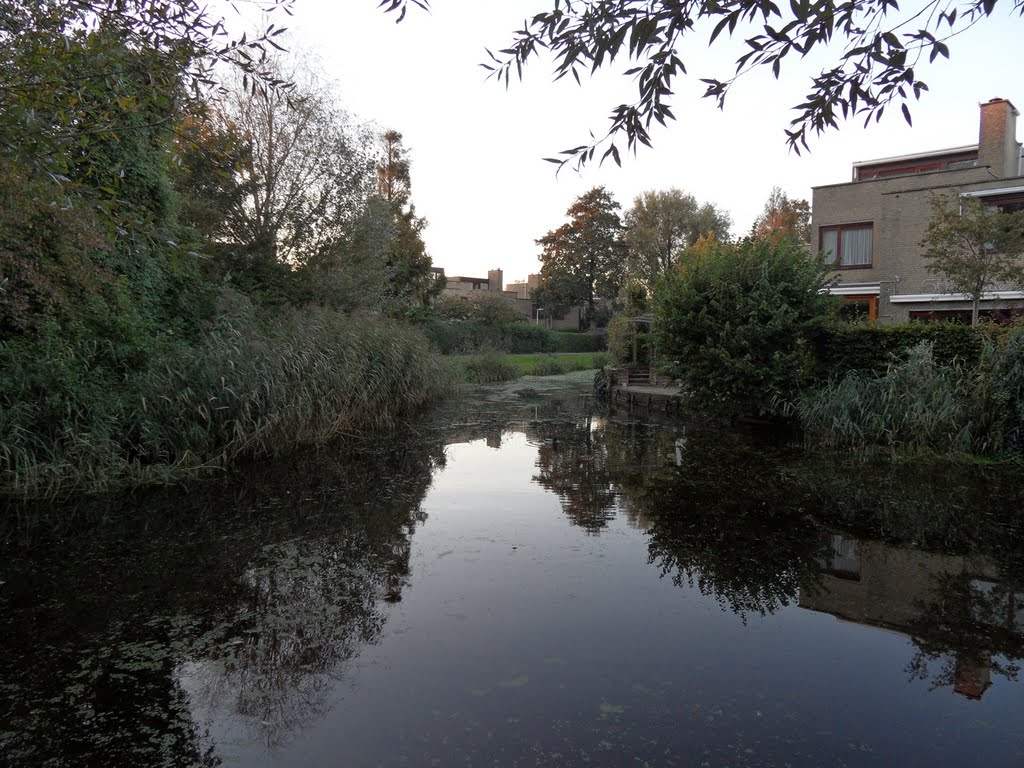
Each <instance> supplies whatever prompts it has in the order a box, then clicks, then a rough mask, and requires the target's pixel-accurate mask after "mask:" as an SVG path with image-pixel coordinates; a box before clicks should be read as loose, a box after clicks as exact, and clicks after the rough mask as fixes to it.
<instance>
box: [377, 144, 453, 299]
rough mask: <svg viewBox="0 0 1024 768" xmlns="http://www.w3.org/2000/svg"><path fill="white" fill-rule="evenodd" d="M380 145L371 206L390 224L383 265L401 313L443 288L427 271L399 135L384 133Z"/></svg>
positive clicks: (428, 261)
mask: <svg viewBox="0 0 1024 768" xmlns="http://www.w3.org/2000/svg"><path fill="white" fill-rule="evenodd" d="M380 144H381V153H380V157H379V159H378V161H377V190H376V195H375V202H374V205H375V206H376V207H377V208H378V209H379V210H380V212H381V213H382V215H386V216H387V217H388V218H389V219H390V221H391V224H392V231H391V235H390V237H389V238H388V241H387V244H386V246H385V253H384V265H385V269H386V271H387V275H388V281H389V285H390V298H391V301H392V302H393V308H394V310H395V311H398V312H402V311H405V310H406V309H409V308H411V307H417V306H426V305H427V304H429V303H430V300H431V298H432V297H433V296H436V295H437V294H438V293H439V292H440V291H441V290H442V289H443V285H442V284H440V283H438V282H437V281H436V280H435V279H434V276H433V273H432V272H431V270H430V267H431V263H432V262H431V259H430V255H429V254H428V253H427V246H426V244H425V243H424V242H423V230H424V229H425V228H426V226H427V220H426V219H424V218H423V217H421V216H417V215H416V206H414V205H413V203H412V175H411V167H412V163H411V161H410V159H409V152H408V150H407V149H406V148H405V146H404V144H403V143H402V134H401V133H399V132H398V131H395V130H388V131H385V132H384V134H383V135H382V136H381V139H380Z"/></svg>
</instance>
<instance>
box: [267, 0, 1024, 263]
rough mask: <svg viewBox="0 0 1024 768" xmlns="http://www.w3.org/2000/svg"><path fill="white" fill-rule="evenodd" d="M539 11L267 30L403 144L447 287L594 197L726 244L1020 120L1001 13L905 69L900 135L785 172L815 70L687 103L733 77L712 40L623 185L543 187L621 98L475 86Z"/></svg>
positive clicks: (541, 69)
mask: <svg viewBox="0 0 1024 768" xmlns="http://www.w3.org/2000/svg"><path fill="white" fill-rule="evenodd" d="M551 5H552V2H551V0H502V1H501V2H498V1H495V0H492V1H491V2H482V1H481V0H432V11H431V12H430V13H423V12H419V11H417V10H416V9H411V10H410V12H409V14H408V15H407V17H406V19H405V20H404V21H403V22H402V23H401V24H397V25H396V24H395V16H394V15H393V14H384V13H382V12H381V11H379V10H378V9H377V7H376V6H377V0H346V1H345V2H336V1H335V0H296V2H295V11H296V13H295V16H294V17H293V18H291V19H287V18H285V17H282V18H284V23H286V24H287V25H288V27H289V30H290V36H291V41H290V46H291V47H293V48H296V49H309V50H312V51H314V52H315V53H316V55H317V56H318V57H319V59H320V60H321V61H322V63H323V69H324V75H325V76H326V77H327V78H328V79H330V80H332V81H334V82H335V83H336V85H337V89H338V92H339V95H340V100H341V102H342V103H343V104H344V105H345V106H346V107H347V108H348V109H349V110H350V111H351V112H353V113H354V114H356V115H357V116H358V117H360V118H361V119H363V120H368V121H373V122H375V123H377V124H379V125H380V126H381V127H383V128H394V129H396V130H398V131H400V132H401V133H402V134H403V135H404V137H405V144H406V146H407V147H408V148H409V150H410V152H411V157H412V184H413V187H412V188H413V201H414V203H415V205H416V208H417V211H418V212H419V213H420V214H421V215H423V216H425V217H426V218H427V219H428V220H429V226H428V228H427V229H426V231H425V233H424V237H425V240H426V243H427V248H428V250H429V252H430V254H431V256H432V257H433V261H434V264H435V266H441V267H444V268H445V270H446V272H447V273H448V274H449V275H453V274H454V275H481V276H483V275H486V273H487V270H488V269H494V268H501V269H504V271H505V280H506V282H508V281H512V280H518V279H524V278H525V277H526V275H527V274H528V273H530V272H536V271H538V270H539V262H538V260H537V254H538V248H537V246H536V245H535V244H534V240H536V239H537V238H538V237H540V236H542V235H543V234H544V233H545V232H547V231H548V230H551V229H554V228H556V227H557V226H559V225H560V224H561V223H562V222H563V221H564V220H565V211H566V209H567V208H568V207H569V206H570V205H571V204H572V201H573V200H574V199H575V198H576V197H577V196H579V195H580V194H582V193H583V192H585V191H586V190H588V189H590V188H591V187H594V186H597V185H603V186H605V187H606V188H607V189H608V190H609V191H611V192H612V194H613V195H614V196H615V198H616V199H617V200H618V201H619V202H620V203H621V204H622V206H623V210H625V209H626V208H628V207H629V205H630V204H631V202H632V199H633V197H634V196H635V195H637V194H638V193H640V192H642V191H644V190H647V189H666V188H669V187H673V186H674V187H679V188H680V189H682V190H684V191H686V192H689V193H691V194H693V195H694V196H696V197H697V199H698V200H699V201H701V202H712V203H714V204H716V205H718V206H720V207H721V208H723V209H725V210H726V211H728V212H729V213H730V215H731V216H732V219H733V222H734V226H733V232H734V233H741V232H744V231H746V230H747V229H748V228H749V227H750V224H751V222H752V221H753V219H754V218H755V216H757V214H758V213H759V211H760V210H761V208H762V206H763V204H764V200H765V199H766V198H767V196H768V194H769V192H770V191H771V188H772V186H773V185H779V186H780V187H782V188H783V189H784V190H785V191H786V192H787V193H788V194H789V195H791V196H795V197H806V198H807V199H810V197H811V187H812V186H817V185H822V184H832V183H837V182H843V181H848V180H849V178H850V164H851V163H852V162H854V161H856V160H865V159H870V158H874V157H883V156H890V155H899V154H906V153H910V152H915V151H924V150H929V149H938V148H942V147H948V146H959V145H964V144H972V143H976V142H977V140H978V104H979V103H980V102H982V101H987V100H989V99H991V98H993V97H996V96H999V97H1004V98H1008V99H1010V100H1011V101H1013V102H1014V103H1015V104H1016V105H1017V106H1018V107H1022V108H1024V74H1022V73H1024V44H1022V41H1024V22H1022V21H1021V19H1020V18H1019V17H1011V16H1010V15H1009V13H1008V9H1006V8H1003V9H1002V10H1003V14H1002V15H999V17H998V18H994V19H990V20H987V21H986V22H983V23H981V24H979V25H977V26H976V27H975V28H973V29H971V30H970V31H968V32H967V33H965V34H963V35H961V36H960V37H958V38H957V39H955V40H954V41H952V43H951V46H950V47H951V51H952V58H951V60H950V61H948V62H947V61H944V60H939V61H938V62H936V64H935V65H932V66H929V67H927V68H924V69H921V70H919V72H918V76H919V77H920V78H921V79H923V80H925V81H926V82H927V83H928V84H929V86H930V87H931V92H930V93H929V94H926V95H925V96H924V98H923V101H921V102H920V103H919V104H918V105H917V106H916V107H914V108H913V116H914V127H913V128H910V127H908V126H907V125H906V124H905V123H904V121H903V119H902V117H901V116H900V114H899V112H898V110H895V112H894V114H891V115H886V117H884V118H883V120H882V123H881V124H880V125H877V126H872V127H870V128H868V129H864V128H863V127H862V121H859V120H858V121H853V122H850V123H847V124H845V126H844V127H843V128H842V129H841V130H840V131H838V132H832V133H829V134H827V135H825V136H822V137H820V138H818V139H815V140H814V141H813V142H812V144H811V152H810V153H805V154H804V155H802V156H799V157H798V156H796V155H794V154H793V153H791V152H790V151H789V150H788V149H787V147H786V143H785V134H784V133H783V129H784V128H786V127H787V126H788V124H789V120H790V119H791V108H792V106H793V105H795V104H798V103H800V102H801V101H803V97H804V95H805V94H806V93H807V92H808V90H809V77H810V75H811V74H813V73H814V72H815V71H816V70H815V66H816V67H817V70H820V69H821V67H822V66H823V65H824V64H826V63H829V61H830V59H829V58H828V57H825V56H823V55H820V54H819V55H816V56H814V57H813V58H812V59H811V60H808V61H807V62H800V61H798V60H793V61H788V60H787V62H786V67H785V68H784V69H783V73H782V77H781V78H780V80H778V81H776V80H774V79H773V78H772V77H771V74H770V72H758V73H753V74H752V75H750V76H747V77H746V79H744V80H741V81H740V82H739V83H738V84H737V85H736V86H735V88H734V89H733V91H732V93H731V95H730V97H729V100H728V102H727V104H726V108H725V110H724V111H719V110H718V109H717V107H716V106H715V104H714V103H713V102H712V101H711V100H706V99H702V98H700V94H701V93H702V91H703V89H702V87H701V86H700V83H699V82H698V80H699V78H700V77H707V76H717V77H721V78H725V77H726V76H728V75H729V74H730V73H731V71H732V64H731V63H732V62H733V61H734V60H735V58H736V56H737V55H738V54H739V53H740V52H742V50H743V48H742V40H735V41H730V40H727V39H726V38H725V37H724V36H723V37H722V38H719V40H718V41H716V46H715V49H714V50H709V49H707V48H706V47H703V45H700V46H695V47H694V48H692V49H690V50H684V51H681V52H680V56H681V58H682V59H683V61H684V62H685V64H686V65H687V68H688V70H689V72H690V76H689V77H686V78H683V79H681V80H679V81H678V82H677V86H676V88H675V90H676V96H675V98H674V101H673V111H674V112H675V114H676V116H677V118H678V120H677V121H676V122H675V123H669V126H668V128H667V129H660V128H659V129H658V130H656V131H655V132H654V134H653V136H654V144H655V146H654V149H653V150H650V149H642V150H641V151H640V152H639V154H638V155H637V156H636V157H633V156H624V157H623V167H622V168H621V169H620V168H617V167H616V166H615V165H614V164H613V163H610V162H609V163H606V164H605V165H604V166H603V167H600V168H599V167H598V166H597V165H596V164H595V165H594V166H593V167H588V168H587V169H585V171H584V172H583V173H582V175H580V174H577V173H575V172H574V171H572V170H571V169H568V168H566V169H564V170H562V172H561V173H560V175H558V176H557V177H556V175H555V166H553V165H551V164H550V163H546V162H544V161H543V160H542V158H543V157H547V156H551V155H554V154H556V153H557V152H558V151H559V150H561V149H564V148H566V147H571V146H575V145H577V144H582V143H584V142H586V141H587V138H588V136H589V132H590V131H593V132H594V133H595V134H603V133H604V132H605V130H606V127H607V115H608V113H609V112H610V111H611V109H612V107H614V106H615V105H617V104H619V103H621V102H623V101H627V100H630V101H631V100H632V98H633V96H632V94H633V83H632V81H631V80H629V79H627V78H622V77H619V76H616V75H615V74H614V73H604V74H599V75H598V76H597V77H595V78H594V79H592V80H584V81H583V86H582V87H580V86H577V85H576V83H575V81H571V80H565V81H562V82H559V83H552V82H551V65H550V63H549V62H545V61H535V62H534V63H533V64H532V65H531V66H530V67H529V68H527V70H526V72H525V77H524V81H523V82H522V83H513V85H512V87H511V88H509V89H508V90H506V89H505V88H504V86H503V85H498V84H497V83H495V82H493V81H488V80H486V72H485V71H484V70H483V69H482V68H481V67H480V66H479V64H480V63H481V62H482V61H484V60H485V58H486V54H485V52H484V49H485V47H487V48H492V49H500V48H502V47H505V46H506V45H507V44H508V43H509V42H510V41H511V39H512V32H513V31H514V30H515V29H518V28H520V27H521V26H522V23H523V19H524V18H526V16H528V15H530V14H532V13H535V12H537V11H539V10H543V9H547V8H550V7H551ZM275 21H277V20H276V19H275ZM702 40H706V37H705V38H702ZM722 41H725V45H721V46H720V45H719V44H720V43H722ZM693 42H694V43H696V42H698V40H697V38H694V40H693ZM1022 131H1024V121H1022V128H1021V130H1019V131H1018V134H1020V133H1021V132H1022Z"/></svg>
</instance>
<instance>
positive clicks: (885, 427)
mask: <svg viewBox="0 0 1024 768" xmlns="http://www.w3.org/2000/svg"><path fill="white" fill-rule="evenodd" d="M797 415H798V416H799V420H800V424H801V426H802V427H803V429H804V430H805V432H806V434H807V437H808V441H809V442H811V443H812V444H817V445H823V446H826V447H832V448H855V449H864V448H870V447H878V446H881V447H883V448H887V449H890V450H893V451H899V452H909V453H931V454H977V455H988V456H997V455H998V456H1019V455H1020V454H1021V453H1022V448H1024V439H1022V437H1024V430H1022V424H1024V334H1021V333H1016V334H1013V335H1012V336H1010V337H1009V338H1008V339H1007V340H1006V341H1005V342H1004V343H1001V344H994V343H991V342H986V343H985V346H984V349H983V351H982V354H981V356H980V360H979V361H978V362H976V363H975V364H971V365H969V364H966V363H964V362H963V361H961V360H957V359H954V360H952V361H951V362H949V363H947V364H940V363H937V362H936V360H935V357H934V354H933V347H932V345H931V344H930V343H923V344H920V345H918V346H916V347H914V348H913V349H912V350H911V351H910V353H909V355H908V356H907V357H906V359H905V360H903V361H899V362H893V363H891V364H890V365H889V367H888V370H887V371H885V373H881V374H879V373H875V372H862V371H851V372H849V373H847V374H846V375H845V376H844V377H842V378H841V379H839V380H837V381H834V382H830V383H828V384H826V385H824V386H822V387H820V388H819V389H817V390H815V391H812V392H805V393H804V394H803V395H802V397H801V399H800V402H799V404H798V405H797Z"/></svg>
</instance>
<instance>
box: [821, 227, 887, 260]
mask: <svg viewBox="0 0 1024 768" xmlns="http://www.w3.org/2000/svg"><path fill="white" fill-rule="evenodd" d="M819 239H820V242H819V243H818V247H819V248H820V249H821V250H822V251H824V252H825V263H826V264H828V265H829V266H830V267H832V268H833V269H863V268H865V267H870V266H871V250H872V241H873V239H874V225H872V224H871V223H870V222H869V223H867V224H840V225H839V226H836V227H822V228H821V229H820V234H819Z"/></svg>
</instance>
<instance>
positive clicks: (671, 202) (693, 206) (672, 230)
mask: <svg viewBox="0 0 1024 768" xmlns="http://www.w3.org/2000/svg"><path fill="white" fill-rule="evenodd" d="M625 224H626V232H625V241H626V245H627V247H628V248H629V275H630V278H634V279H637V280H639V281H641V282H642V283H643V284H644V285H645V286H647V290H648V291H650V290H651V289H652V288H653V285H654V281H655V280H656V279H657V278H658V277H661V276H665V275H667V274H669V273H670V272H671V271H672V268H673V267H674V266H675V265H676V264H677V263H678V261H679V259H680V257H681V256H682V254H683V251H685V250H686V249H687V248H689V247H690V246H692V245H693V244H694V243H696V242H697V240H698V239H699V238H700V237H701V236H702V235H707V234H709V233H710V234H712V235H713V236H714V237H715V239H716V240H718V241H719V242H726V241H728V239H729V227H730V226H731V224H732V221H731V219H730V218H729V214H727V213H725V212H724V211H721V210H719V209H718V208H716V207H715V206H714V205H712V204H711V203H704V204H703V205H701V204H700V203H698V202H697V198H695V197H694V196H693V195H688V194H685V193H684V192H682V191H680V190H678V189H676V188H675V187H673V188H672V189H668V190H658V191H655V190H651V191H649V192H644V193H643V194H642V195H639V196H637V197H636V199H634V200H633V207H632V208H630V209H629V211H627V212H626V220H625Z"/></svg>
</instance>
